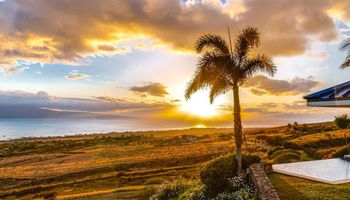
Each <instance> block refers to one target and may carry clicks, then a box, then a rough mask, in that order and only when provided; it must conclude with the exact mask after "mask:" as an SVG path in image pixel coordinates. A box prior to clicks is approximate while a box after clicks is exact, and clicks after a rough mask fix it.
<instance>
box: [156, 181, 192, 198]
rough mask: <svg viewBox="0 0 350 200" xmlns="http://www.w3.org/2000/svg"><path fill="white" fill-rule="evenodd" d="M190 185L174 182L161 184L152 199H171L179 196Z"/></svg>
mask: <svg viewBox="0 0 350 200" xmlns="http://www.w3.org/2000/svg"><path fill="white" fill-rule="evenodd" d="M188 187H189V185H188V184H184V183H173V184H164V185H161V186H160V188H159V191H158V192H157V193H156V194H155V195H153V196H151V198H150V199H151V200H169V199H172V198H178V197H179V196H180V195H181V194H182V193H183V192H185V191H186V189H187V188H188Z"/></svg>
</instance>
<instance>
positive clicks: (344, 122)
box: [334, 114, 350, 129]
mask: <svg viewBox="0 0 350 200" xmlns="http://www.w3.org/2000/svg"><path fill="white" fill-rule="evenodd" d="M334 118H335V119H334V122H335V124H336V125H337V127H338V128H340V129H346V128H349V125H350V118H349V116H348V115H347V114H343V115H339V116H335V117H334Z"/></svg>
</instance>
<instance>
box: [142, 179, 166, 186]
mask: <svg viewBox="0 0 350 200" xmlns="http://www.w3.org/2000/svg"><path fill="white" fill-rule="evenodd" d="M163 181H164V179H163V178H161V177H152V178H149V179H147V180H146V181H145V183H144V184H145V185H154V184H161V183H162V182H163Z"/></svg>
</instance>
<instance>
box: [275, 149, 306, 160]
mask: <svg viewBox="0 0 350 200" xmlns="http://www.w3.org/2000/svg"><path fill="white" fill-rule="evenodd" d="M286 153H293V154H297V155H299V156H300V155H301V153H300V152H299V151H297V150H294V149H280V150H278V151H274V152H273V153H271V154H270V156H269V158H271V159H273V158H276V157H277V156H279V155H282V154H286Z"/></svg>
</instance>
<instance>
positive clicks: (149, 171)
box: [0, 123, 347, 199]
mask: <svg viewBox="0 0 350 200" xmlns="http://www.w3.org/2000/svg"><path fill="white" fill-rule="evenodd" d="M232 132H233V131H232V130H231V129H224V128H222V129H220V128H219V129H216V128H207V129H186V130H170V131H146V132H124V133H110V134H103V135H97V134H96V135H79V136H69V137H54V138H27V139H20V140H13V141H6V142H5V141H3V142H0V199H35V198H37V199H54V198H57V199H144V198H146V197H147V196H148V195H149V194H148V193H151V192H152V190H154V186H158V185H160V184H162V183H165V182H172V181H176V180H180V179H181V180H187V181H196V180H198V176H199V172H200V170H201V168H202V167H203V164H204V163H206V162H207V161H209V160H211V159H213V158H215V157H217V156H219V155H221V154H226V153H228V152H232V151H233V137H232ZM244 133H245V136H246V140H247V142H246V144H244V149H243V151H244V153H246V154H255V155H258V156H260V157H261V158H262V159H263V160H264V162H271V163H284V162H293V161H300V160H311V159H318V158H328V157H333V156H339V155H341V154H342V153H343V152H344V149H347V148H346V146H345V140H344V138H343V137H344V131H341V130H337V128H336V127H335V126H334V125H333V124H332V123H320V124H308V125H291V126H284V127H275V128H260V129H247V130H245V131H244Z"/></svg>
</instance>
